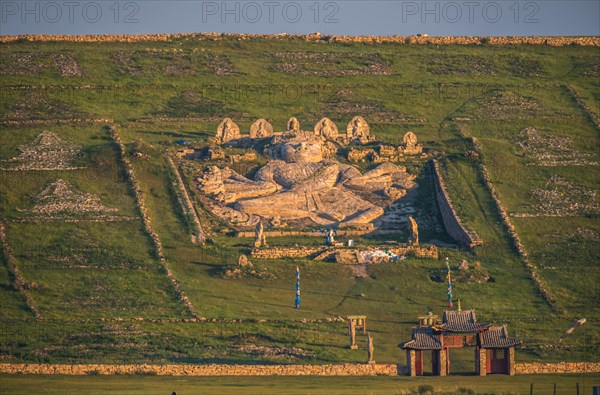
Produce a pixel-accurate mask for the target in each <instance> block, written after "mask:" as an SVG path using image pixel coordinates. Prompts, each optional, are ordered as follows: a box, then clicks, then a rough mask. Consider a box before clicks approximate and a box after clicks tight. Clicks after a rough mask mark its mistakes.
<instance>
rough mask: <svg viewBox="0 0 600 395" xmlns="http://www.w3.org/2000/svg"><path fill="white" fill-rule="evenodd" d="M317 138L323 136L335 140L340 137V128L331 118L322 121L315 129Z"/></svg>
mask: <svg viewBox="0 0 600 395" xmlns="http://www.w3.org/2000/svg"><path fill="white" fill-rule="evenodd" d="M314 132H315V134H316V135H317V136H323V137H325V138H328V139H332V140H335V139H336V138H337V137H338V134H339V132H338V128H337V126H336V125H335V123H333V122H332V121H331V119H329V118H323V119H321V120H320V121H319V122H318V123H317V124H316V125H315V128H314Z"/></svg>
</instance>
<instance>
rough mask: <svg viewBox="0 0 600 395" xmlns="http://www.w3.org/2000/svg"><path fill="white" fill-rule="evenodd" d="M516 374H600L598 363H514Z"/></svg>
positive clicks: (599, 364) (599, 363)
mask: <svg viewBox="0 0 600 395" xmlns="http://www.w3.org/2000/svg"><path fill="white" fill-rule="evenodd" d="M515 373H516V374H556V373H600V362H557V363H540V362H532V363H515Z"/></svg>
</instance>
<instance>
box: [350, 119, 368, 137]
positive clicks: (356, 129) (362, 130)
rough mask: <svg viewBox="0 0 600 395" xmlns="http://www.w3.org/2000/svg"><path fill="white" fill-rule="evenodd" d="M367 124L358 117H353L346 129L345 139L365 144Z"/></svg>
mask: <svg viewBox="0 0 600 395" xmlns="http://www.w3.org/2000/svg"><path fill="white" fill-rule="evenodd" d="M369 133H370V129H369V124H368V123H367V121H365V119H364V118H363V117H361V116H360V115H357V116H355V117H354V118H352V120H351V121H350V122H349V123H348V126H347V127H346V137H347V138H348V140H350V141H352V140H359V141H364V142H366V141H367V140H368V138H369Z"/></svg>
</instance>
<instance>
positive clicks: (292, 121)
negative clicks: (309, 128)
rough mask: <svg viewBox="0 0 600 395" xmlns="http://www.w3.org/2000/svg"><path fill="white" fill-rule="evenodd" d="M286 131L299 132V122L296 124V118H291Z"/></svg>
mask: <svg viewBox="0 0 600 395" xmlns="http://www.w3.org/2000/svg"><path fill="white" fill-rule="evenodd" d="M286 130H295V131H300V122H298V120H297V119H296V117H291V118H290V119H289V120H288V123H287V129H286Z"/></svg>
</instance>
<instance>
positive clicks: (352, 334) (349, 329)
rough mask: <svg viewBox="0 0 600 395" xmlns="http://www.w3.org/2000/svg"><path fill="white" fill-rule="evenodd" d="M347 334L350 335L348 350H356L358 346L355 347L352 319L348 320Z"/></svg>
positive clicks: (354, 331) (354, 330)
mask: <svg viewBox="0 0 600 395" xmlns="http://www.w3.org/2000/svg"><path fill="white" fill-rule="evenodd" d="M348 334H349V335H350V349H351V350H357V349H358V346H357V345H356V326H355V325H354V320H353V319H352V318H350V319H348Z"/></svg>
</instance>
